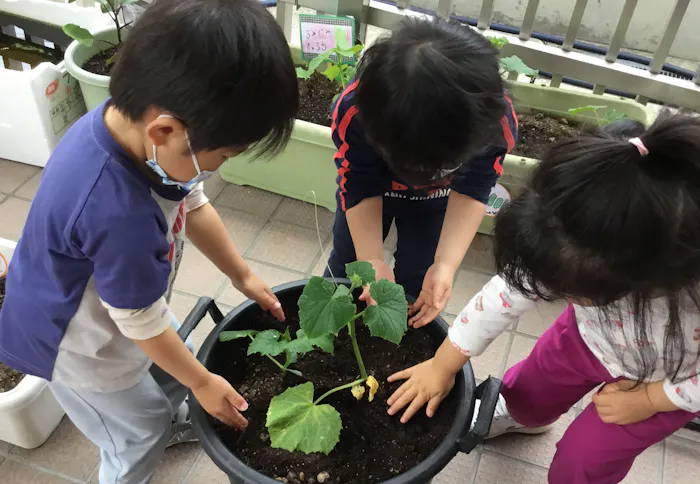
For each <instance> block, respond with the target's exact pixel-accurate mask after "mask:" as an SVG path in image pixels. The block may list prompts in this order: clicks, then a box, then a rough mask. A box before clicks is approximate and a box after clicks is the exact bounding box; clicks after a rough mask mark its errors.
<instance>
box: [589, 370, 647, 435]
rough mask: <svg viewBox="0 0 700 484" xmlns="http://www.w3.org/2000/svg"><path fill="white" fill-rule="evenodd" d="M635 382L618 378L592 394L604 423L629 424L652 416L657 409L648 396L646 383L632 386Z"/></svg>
mask: <svg viewBox="0 0 700 484" xmlns="http://www.w3.org/2000/svg"><path fill="white" fill-rule="evenodd" d="M634 385H635V382H633V381H630V380H620V381H617V382H614V383H608V384H607V385H605V386H604V387H603V389H602V390H601V391H600V392H598V393H597V394H595V395H593V404H594V405H595V406H596V410H598V415H599V416H600V419H601V420H602V421H603V422H605V423H610V424H617V425H629V424H633V423H637V422H642V421H644V420H646V419H648V418H649V417H653V416H654V415H656V414H657V413H659V410H658V409H657V408H656V406H655V405H654V404H653V402H652V400H651V398H650V397H649V391H648V386H649V385H648V384H646V383H642V384H640V385H639V386H637V388H633V387H634Z"/></svg>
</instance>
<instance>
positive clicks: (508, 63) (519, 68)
mask: <svg viewBox="0 0 700 484" xmlns="http://www.w3.org/2000/svg"><path fill="white" fill-rule="evenodd" d="M501 65H502V66H503V68H504V69H505V70H506V71H508V72H517V73H518V74H524V75H526V76H529V77H534V76H536V75H537V73H538V71H537V70H536V69H532V68H530V67H528V66H527V64H525V63H524V62H523V60H522V59H521V58H520V57H518V56H517V55H512V56H510V57H504V58H503V59H501Z"/></svg>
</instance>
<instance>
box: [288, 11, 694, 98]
mask: <svg viewBox="0 0 700 484" xmlns="http://www.w3.org/2000/svg"><path fill="white" fill-rule="evenodd" d="M637 1H638V0H625V4H624V7H623V8H622V12H621V13H620V16H619V18H618V21H617V27H616V28H615V31H614V33H613V35H612V37H611V38H610V41H609V44H608V46H607V55H605V57H602V56H600V57H597V56H593V55H589V54H586V53H582V52H578V51H576V50H574V42H575V41H576V38H577V35H578V32H579V27H580V25H581V20H582V18H583V14H584V12H585V10H586V6H587V4H588V0H571V2H570V3H571V5H572V12H571V17H570V21H569V26H568V30H567V32H566V36H565V38H564V41H563V43H562V45H549V44H543V43H542V42H539V41H535V40H533V39H532V32H533V27H534V24H535V18H536V15H537V10H538V7H539V4H540V1H539V0H529V1H528V3H527V7H526V9H525V15H524V18H523V21H522V24H521V25H520V26H519V27H520V34H519V35H518V36H517V37H512V38H510V40H511V42H510V43H509V44H508V45H507V46H505V47H504V53H506V54H508V55H511V54H515V55H518V56H519V57H521V58H522V59H523V61H525V62H526V63H527V64H528V65H530V66H532V67H533V68H537V69H540V70H541V71H546V72H550V73H551V74H552V80H551V85H552V86H553V87H559V86H560V85H561V82H562V80H563V78H564V77H569V78H574V79H578V80H582V81H586V82H589V83H591V84H593V85H594V88H593V92H594V93H595V94H603V93H604V92H605V90H606V89H614V90H619V91H625V92H628V93H632V94H634V95H636V100H637V101H638V102H640V103H642V104H646V103H647V102H648V101H649V100H650V99H653V100H656V101H659V102H662V103H664V104H668V105H672V106H680V107H683V108H689V109H695V110H700V66H698V71H697V75H696V76H695V79H694V81H693V80H689V79H682V78H678V77H673V76H668V75H665V74H663V73H662V68H663V66H664V63H665V61H666V59H667V57H668V55H669V52H670V50H671V46H672V44H673V41H674V39H675V38H676V35H677V33H678V29H679V26H680V24H681V21H682V20H683V17H684V16H685V14H686V11H687V9H688V5H689V3H690V0H675V6H674V8H673V10H672V12H671V15H670V16H669V18H668V19H667V20H666V29H665V30H664V33H663V36H662V37H661V40H660V41H659V43H658V46H657V48H656V51H655V52H654V55H653V58H652V60H651V62H650V65H649V66H648V67H647V66H642V65H640V66H638V67H635V66H631V65H627V64H625V63H621V62H618V59H617V58H618V54H619V53H620V48H621V47H622V45H623V43H624V40H625V35H626V33H627V30H628V28H629V25H630V21H631V20H632V16H633V14H634V11H635V9H636V8H637ZM668 1H670V0H668ZM494 4H495V0H482V2H481V10H480V14H479V19H478V23H477V28H478V29H480V30H482V31H487V30H488V29H489V27H490V25H491V17H492V15H493V11H494ZM297 6H299V7H308V8H313V9H317V10H320V11H323V12H327V13H330V14H334V15H352V16H354V17H355V19H356V22H357V24H358V25H360V29H359V31H358V35H359V38H360V39H363V38H364V32H365V29H366V26H367V25H375V26H377V27H381V28H385V29H391V28H392V27H393V26H394V25H395V24H396V23H397V22H398V21H400V20H401V19H402V18H403V17H404V16H405V15H420V14H417V13H416V12H414V11H412V10H409V7H410V0H397V3H396V5H389V4H386V3H380V2H378V1H375V0H279V1H278V7H277V15H278V20H279V22H280V23H281V24H282V27H283V29H284V31H285V33H286V34H287V37H288V38H289V39H291V28H292V15H293V11H294V8H295V7H297ZM453 12H454V4H453V0H439V3H438V6H437V9H436V14H437V15H438V16H440V17H443V18H444V17H448V16H451V15H452V14H453ZM689 20H690V19H689ZM498 35H502V34H500V33H499V34H498ZM699 47H700V46H699Z"/></svg>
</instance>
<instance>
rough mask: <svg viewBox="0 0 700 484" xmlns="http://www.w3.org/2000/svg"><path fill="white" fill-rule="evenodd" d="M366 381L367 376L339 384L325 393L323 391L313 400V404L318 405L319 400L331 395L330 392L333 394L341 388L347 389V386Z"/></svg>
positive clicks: (341, 389) (350, 386)
mask: <svg viewBox="0 0 700 484" xmlns="http://www.w3.org/2000/svg"><path fill="white" fill-rule="evenodd" d="M366 381H367V377H365V378H360V379H359V380H355V381H354V382H352V383H346V384H345V385H341V386H339V387H335V388H333V389H332V390H328V391H327V392H326V393H324V394H323V395H321V396H320V397H319V398H318V399H317V400H316V401H315V402H314V405H318V404H319V403H320V402H321V400H323V399H324V398H326V397H327V396H329V395H332V394H334V393H336V392H340V391H343V390H347V389H348V388H352V387H354V386H355V385H362V384H363V383H364V382H366Z"/></svg>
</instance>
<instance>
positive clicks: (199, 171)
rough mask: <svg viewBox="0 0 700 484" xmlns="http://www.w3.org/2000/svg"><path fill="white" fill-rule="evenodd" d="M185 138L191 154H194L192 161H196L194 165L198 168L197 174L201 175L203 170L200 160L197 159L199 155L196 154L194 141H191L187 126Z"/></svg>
mask: <svg viewBox="0 0 700 484" xmlns="http://www.w3.org/2000/svg"><path fill="white" fill-rule="evenodd" d="M185 139H186V140H187V148H188V149H189V150H190V155H192V163H194V167H195V169H196V170H197V175H201V174H202V170H200V169H199V161H198V160H197V155H195V154H194V150H193V149H192V143H190V135H189V133H188V132H187V128H185Z"/></svg>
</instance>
